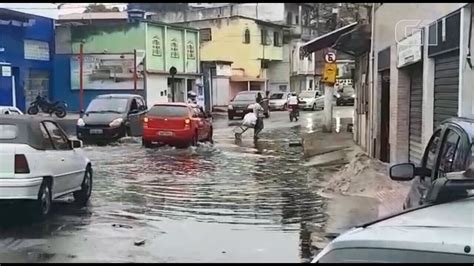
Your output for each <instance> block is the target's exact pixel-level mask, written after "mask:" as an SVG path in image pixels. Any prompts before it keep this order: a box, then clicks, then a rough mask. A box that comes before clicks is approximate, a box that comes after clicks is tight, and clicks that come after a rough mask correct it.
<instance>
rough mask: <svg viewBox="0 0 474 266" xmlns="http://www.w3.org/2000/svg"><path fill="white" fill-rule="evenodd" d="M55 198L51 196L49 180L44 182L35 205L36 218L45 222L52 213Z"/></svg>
mask: <svg viewBox="0 0 474 266" xmlns="http://www.w3.org/2000/svg"><path fill="white" fill-rule="evenodd" d="M52 202H53V198H52V195H51V184H50V182H48V181H47V180H43V183H41V187H40V190H39V192H38V199H37V200H36V201H35V202H34V203H33V213H34V215H35V216H34V218H36V219H37V220H40V221H42V220H44V219H45V218H46V217H48V215H49V213H50V211H51V205H52Z"/></svg>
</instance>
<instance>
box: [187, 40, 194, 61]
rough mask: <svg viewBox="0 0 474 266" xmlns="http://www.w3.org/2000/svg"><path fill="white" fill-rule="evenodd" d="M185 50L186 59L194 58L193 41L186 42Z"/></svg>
mask: <svg viewBox="0 0 474 266" xmlns="http://www.w3.org/2000/svg"><path fill="white" fill-rule="evenodd" d="M186 51H187V53H188V59H196V55H195V51H194V44H193V42H191V41H189V42H188V44H187V45H186Z"/></svg>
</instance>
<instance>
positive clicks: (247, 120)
mask: <svg viewBox="0 0 474 266" xmlns="http://www.w3.org/2000/svg"><path fill="white" fill-rule="evenodd" d="M256 123H257V116H255V114H254V113H248V114H246V115H245V116H244V121H243V122H242V125H243V126H246V127H254V126H255V124H256Z"/></svg>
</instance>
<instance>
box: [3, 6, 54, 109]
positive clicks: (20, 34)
mask: <svg viewBox="0 0 474 266" xmlns="http://www.w3.org/2000/svg"><path fill="white" fill-rule="evenodd" d="M30 17H31V18H32V19H34V20H35V23H34V24H33V25H32V26H31V27H26V28H24V27H16V26H6V25H1V26H0V47H3V48H4V49H5V51H4V52H1V53H0V61H5V62H8V63H11V64H12V67H17V68H18V69H19V72H18V77H17V82H16V99H17V106H18V107H19V108H20V109H21V110H23V111H25V109H26V105H27V104H28V103H27V102H25V86H26V85H27V82H28V79H29V75H30V71H31V70H42V71H47V72H49V73H50V75H49V88H48V90H49V91H51V89H52V84H53V80H54V76H53V74H52V73H53V60H52V59H53V55H54V22H53V20H51V19H48V18H44V17H39V16H34V15H30ZM0 19H2V18H1V17H0ZM25 39H28V40H37V41H43V42H47V43H48V44H49V54H50V60H49V61H41V60H29V59H25V51H24V40H25ZM13 74H15V73H13Z"/></svg>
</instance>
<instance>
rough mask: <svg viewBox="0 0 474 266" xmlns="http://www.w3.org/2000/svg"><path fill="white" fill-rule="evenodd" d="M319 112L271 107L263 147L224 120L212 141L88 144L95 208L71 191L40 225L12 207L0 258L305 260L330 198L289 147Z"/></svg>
mask: <svg viewBox="0 0 474 266" xmlns="http://www.w3.org/2000/svg"><path fill="white" fill-rule="evenodd" d="M346 109H347V110H349V111H347V113H349V115H351V113H350V112H351V109H349V108H346ZM341 110H343V111H344V112H346V111H345V109H344V108H341ZM319 116H322V112H308V113H302V116H301V119H300V122H298V123H289V121H288V116H287V113H286V112H281V113H272V117H271V118H270V119H268V120H265V123H266V124H265V129H264V131H263V133H262V136H261V139H260V140H259V141H258V143H257V144H254V143H253V140H252V138H251V136H252V132H251V131H249V132H247V133H246V134H244V135H245V137H244V138H243V140H242V142H241V143H235V142H234V139H233V133H232V129H233V127H234V126H229V125H228V121H227V119H226V118H217V119H216V120H215V122H214V126H215V133H214V134H215V138H214V139H215V144H214V145H211V144H202V145H200V146H199V147H197V148H188V149H174V148H167V147H163V148H156V149H144V148H143V147H142V146H141V141H140V139H138V138H128V139H124V140H122V141H121V142H120V143H118V144H113V145H109V146H105V147H96V146H88V147H85V148H84V149H83V152H84V153H85V154H86V155H87V156H88V157H89V158H90V159H91V161H92V162H93V169H94V186H93V194H92V198H91V202H90V204H89V206H88V207H87V208H83V209H78V208H76V207H75V206H74V205H72V204H70V203H69V202H70V201H71V199H68V198H66V199H64V200H62V201H59V202H56V204H55V205H54V210H53V213H52V215H51V217H50V218H49V219H48V220H46V221H45V222H42V223H32V222H30V221H24V220H22V218H21V217H20V216H21V213H18V212H21V210H18V209H16V208H15V209H10V210H8V212H7V211H5V212H4V214H5V215H7V216H8V217H7V218H5V219H4V218H2V221H1V223H0V225H1V231H0V247H1V251H0V261H1V262H306V261H308V260H309V259H310V257H311V248H310V244H311V243H310V232H311V229H310V227H312V226H313V225H321V224H323V223H324V221H325V219H326V217H325V214H324V199H323V198H322V197H321V196H319V195H318V194H317V193H316V191H317V189H318V188H317V187H315V185H314V182H309V179H311V178H313V177H311V176H308V174H307V170H306V169H305V167H304V166H303V165H304V160H303V159H302V155H303V152H302V147H301V146H296V147H291V146H290V145H289V144H290V142H295V141H296V142H297V141H299V140H300V135H299V134H300V132H301V131H304V132H308V131H311V130H314V123H318V121H319V120H318V119H320V118H319ZM238 123H239V121H232V122H231V125H233V124H238ZM2 216H3V215H2Z"/></svg>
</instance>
